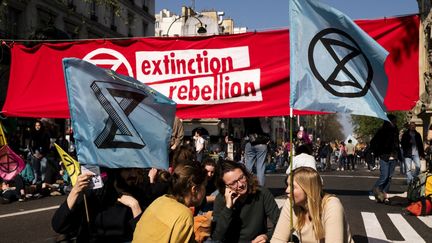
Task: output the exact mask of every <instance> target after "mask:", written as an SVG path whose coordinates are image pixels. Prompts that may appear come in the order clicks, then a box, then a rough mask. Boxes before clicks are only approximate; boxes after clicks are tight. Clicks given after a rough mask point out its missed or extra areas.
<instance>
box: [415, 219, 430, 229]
mask: <svg viewBox="0 0 432 243" xmlns="http://www.w3.org/2000/svg"><path fill="white" fill-rule="evenodd" d="M417 218H418V219H420V220H421V221H423V223H424V224H425V225H427V226H428V227H429V228H432V216H418V217H417Z"/></svg>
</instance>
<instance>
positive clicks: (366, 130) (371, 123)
mask: <svg viewBox="0 0 432 243" xmlns="http://www.w3.org/2000/svg"><path fill="white" fill-rule="evenodd" d="M390 114H393V115H395V116H396V117H397V127H398V128H399V129H401V128H403V125H404V124H405V123H406V122H407V113H406V112H402V111H399V112H390ZM351 121H352V124H353V127H354V132H355V134H357V137H358V138H360V139H361V140H363V141H365V142H368V141H369V140H370V139H371V138H372V137H373V135H374V134H375V133H376V131H377V130H378V129H379V128H380V127H381V126H382V124H383V120H381V119H378V118H375V117H369V116H357V115H352V116H351Z"/></svg>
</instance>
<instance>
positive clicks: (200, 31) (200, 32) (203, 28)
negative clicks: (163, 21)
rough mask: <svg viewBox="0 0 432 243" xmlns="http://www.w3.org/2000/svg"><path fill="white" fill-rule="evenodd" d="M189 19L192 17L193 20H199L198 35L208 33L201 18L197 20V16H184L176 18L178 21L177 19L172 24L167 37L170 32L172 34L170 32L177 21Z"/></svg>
mask: <svg viewBox="0 0 432 243" xmlns="http://www.w3.org/2000/svg"><path fill="white" fill-rule="evenodd" d="M189 17H192V18H194V19H196V20H198V22H199V24H200V27H198V30H197V33H198V34H205V33H207V29H206V28H205V27H204V24H203V22H201V20H200V19H199V18H197V17H196V16H193V15H190V16H187V15H183V16H179V17H177V18H176V19H175V20H174V21H173V22H172V23H171V24H170V26H169V27H168V30H167V32H166V34H165V36H167V37H168V36H169V32H170V30H171V27H172V26H173V24H174V23H175V22H177V20H179V19H181V18H185V19H187V18H189Z"/></svg>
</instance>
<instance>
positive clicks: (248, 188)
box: [212, 160, 280, 242]
mask: <svg viewBox="0 0 432 243" xmlns="http://www.w3.org/2000/svg"><path fill="white" fill-rule="evenodd" d="M216 185H217V188H218V189H219V194H218V195H217V196H216V200H215V203H214V210H213V225H212V227H213V229H212V230H213V233H212V240H215V241H221V242H267V241H268V239H270V238H271V236H272V234H273V227H268V225H267V220H268V219H270V221H271V222H272V224H273V225H276V222H277V220H278V217H279V214H280V210H279V208H278V206H277V204H276V201H275V199H274V197H273V195H272V194H271V193H270V191H269V190H268V189H266V188H265V187H261V186H258V181H257V179H256V178H254V177H253V176H252V174H251V173H250V172H249V170H247V169H246V167H245V166H244V165H243V164H242V163H237V162H234V161H229V160H221V161H219V162H218V167H217V170H216Z"/></svg>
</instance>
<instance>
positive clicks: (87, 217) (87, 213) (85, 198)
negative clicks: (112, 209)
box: [83, 193, 90, 225]
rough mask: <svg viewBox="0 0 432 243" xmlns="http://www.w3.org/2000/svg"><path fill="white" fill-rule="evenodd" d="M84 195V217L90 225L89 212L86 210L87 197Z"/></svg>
mask: <svg viewBox="0 0 432 243" xmlns="http://www.w3.org/2000/svg"><path fill="white" fill-rule="evenodd" d="M83 197H84V208H85V212H86V219H87V223H88V224H89V225H90V217H89V212H88V207H87V197H86V194H85V193H84V194H83Z"/></svg>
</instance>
